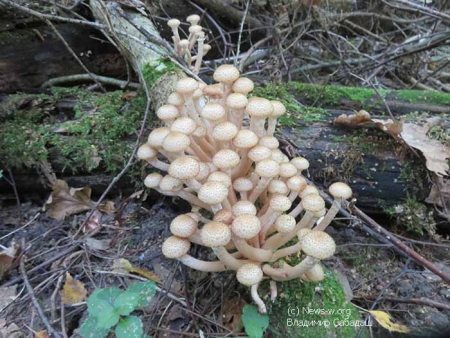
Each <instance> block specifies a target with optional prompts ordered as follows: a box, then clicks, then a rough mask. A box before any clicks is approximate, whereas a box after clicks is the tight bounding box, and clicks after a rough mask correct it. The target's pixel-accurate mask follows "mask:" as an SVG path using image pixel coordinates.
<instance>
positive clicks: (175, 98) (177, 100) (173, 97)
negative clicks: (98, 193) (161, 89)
mask: <svg viewBox="0 0 450 338" xmlns="http://www.w3.org/2000/svg"><path fill="white" fill-rule="evenodd" d="M167 104H171V105H173V106H177V107H180V106H182V105H183V104H184V98H183V95H181V94H180V93H177V92H173V93H172V94H170V95H169V97H168V98H167Z"/></svg>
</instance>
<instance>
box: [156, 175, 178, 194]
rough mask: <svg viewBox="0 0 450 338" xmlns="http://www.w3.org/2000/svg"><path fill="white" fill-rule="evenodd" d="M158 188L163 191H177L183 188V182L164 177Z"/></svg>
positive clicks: (168, 176)
mask: <svg viewBox="0 0 450 338" xmlns="http://www.w3.org/2000/svg"><path fill="white" fill-rule="evenodd" d="M159 188H160V189H161V190H164V191H179V190H180V189H181V188H183V182H182V181H180V180H179V179H178V178H175V177H172V176H170V175H166V176H164V177H163V178H162V179H161V182H159Z"/></svg>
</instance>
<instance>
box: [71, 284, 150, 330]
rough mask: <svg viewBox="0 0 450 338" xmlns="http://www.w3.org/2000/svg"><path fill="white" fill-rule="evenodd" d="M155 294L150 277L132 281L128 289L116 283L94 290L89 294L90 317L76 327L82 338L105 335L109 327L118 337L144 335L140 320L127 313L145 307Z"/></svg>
mask: <svg viewBox="0 0 450 338" xmlns="http://www.w3.org/2000/svg"><path fill="white" fill-rule="evenodd" d="M154 294H155V283H154V282H152V281H149V282H141V283H134V284H133V285H131V286H130V287H129V288H128V289H127V290H125V291H124V290H121V289H119V288H116V287H111V288H105V289H98V290H95V291H94V292H93V293H92V294H91V296H90V297H89V298H88V301H87V305H88V312H89V317H88V318H87V319H86V320H85V321H84V323H83V325H81V327H80V329H79V333H80V335H81V336H82V337H84V338H102V337H106V336H107V335H108V333H109V331H110V330H111V328H112V327H114V326H115V327H116V328H115V335H116V337H117V338H143V337H147V338H148V336H144V330H143V327H142V321H141V319H140V318H139V317H137V316H131V315H130V314H131V313H132V312H133V311H134V310H137V309H142V308H144V307H146V306H147V305H148V303H149V301H150V299H151V298H152V297H153V295H154Z"/></svg>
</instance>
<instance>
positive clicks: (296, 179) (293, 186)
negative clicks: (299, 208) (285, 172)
mask: <svg viewBox="0 0 450 338" xmlns="http://www.w3.org/2000/svg"><path fill="white" fill-rule="evenodd" d="M286 185H287V186H288V188H289V190H292V191H297V192H298V191H302V189H304V188H305V187H306V185H307V183H306V180H305V179H304V178H303V177H302V176H298V175H296V176H292V177H290V178H289V179H288V180H287V181H286Z"/></svg>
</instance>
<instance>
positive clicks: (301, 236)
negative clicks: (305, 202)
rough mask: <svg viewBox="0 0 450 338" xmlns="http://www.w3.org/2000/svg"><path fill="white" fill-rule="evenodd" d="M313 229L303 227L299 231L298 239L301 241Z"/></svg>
mask: <svg viewBox="0 0 450 338" xmlns="http://www.w3.org/2000/svg"><path fill="white" fill-rule="evenodd" d="M311 231H312V230H311V229H308V228H302V229H300V230H299V231H298V232H297V237H298V240H299V241H301V240H302V238H303V237H305V235H306V234H309V233H310V232H311Z"/></svg>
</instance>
